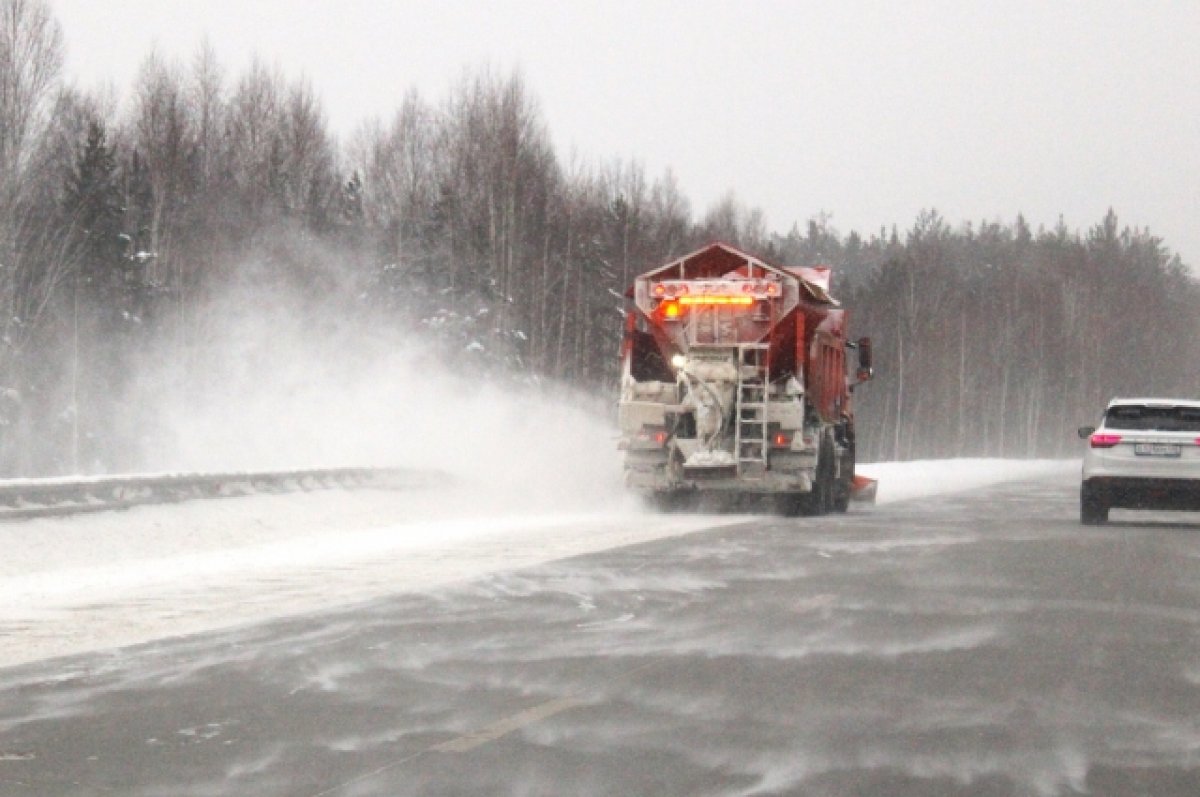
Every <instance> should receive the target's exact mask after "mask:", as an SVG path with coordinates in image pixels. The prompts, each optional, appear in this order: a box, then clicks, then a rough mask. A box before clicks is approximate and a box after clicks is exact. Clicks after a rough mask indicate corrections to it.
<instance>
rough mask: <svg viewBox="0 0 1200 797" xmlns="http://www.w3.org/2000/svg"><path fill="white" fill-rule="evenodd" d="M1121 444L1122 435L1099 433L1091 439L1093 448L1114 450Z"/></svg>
mask: <svg viewBox="0 0 1200 797" xmlns="http://www.w3.org/2000/svg"><path fill="white" fill-rule="evenodd" d="M1119 442H1121V435H1119V434H1101V433H1100V432H1097V433H1095V434H1093V435H1092V437H1091V444H1092V448H1112V447H1113V446H1115V445H1116V444H1117V443H1119Z"/></svg>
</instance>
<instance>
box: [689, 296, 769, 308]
mask: <svg viewBox="0 0 1200 797" xmlns="http://www.w3.org/2000/svg"><path fill="white" fill-rule="evenodd" d="M678 302H679V303H680V304H683V305H691V304H736V305H742V306H749V305H752V304H754V297H753V296H713V295H700V296H680V297H679V299H678Z"/></svg>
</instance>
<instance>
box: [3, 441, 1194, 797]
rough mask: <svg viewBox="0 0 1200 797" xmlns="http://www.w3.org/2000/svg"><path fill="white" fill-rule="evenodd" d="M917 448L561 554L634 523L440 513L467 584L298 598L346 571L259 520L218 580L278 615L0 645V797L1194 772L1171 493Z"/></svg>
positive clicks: (715, 790)
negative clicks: (857, 495) (832, 497)
mask: <svg viewBox="0 0 1200 797" xmlns="http://www.w3.org/2000/svg"><path fill="white" fill-rule="evenodd" d="M937 467H938V466H934V465H925V466H921V469H922V472H923V474H924V476H925V477H926V478H924V479H922V480H914V481H913V483H912V484H908V485H905V483H904V479H903V478H902V475H903V473H902V470H901V471H897V470H894V471H893V473H892V474H891V477H892V488H891V493H892V494H891V495H888V494H887V493H886V492H885V493H881V496H880V498H881V503H880V505H879V506H877V507H875V508H874V509H870V510H858V509H856V510H855V511H852V512H851V513H850V514H849V515H844V516H831V517H826V518H820V519H815V518H805V519H784V518H755V519H745V518H739V517H733V516H724V517H700V516H697V517H690V518H689V517H686V516H685V517H683V518H680V519H678V522H680V523H683V524H685V525H686V524H687V523H692V522H695V523H696V524H698V525H697V526H696V527H691V528H689V527H685V526H676V527H673V528H666V527H664V528H660V530H659V532H656V533H657V534H658V539H649V540H647V541H644V542H642V543H640V544H636V545H625V546H624V547H611V546H607V545H601V544H598V543H597V547H595V548H593V549H592V552H590V553H585V554H584V555H580V556H575V557H573V558H568V559H563V558H561V557H562V555H563V552H564V551H565V550H566V549H567V548H569V547H571V545H573V544H578V540H579V538H590V535H595V534H599V535H604V534H609V533H611V534H614V535H619V534H621V533H624V534H637V533H643V532H630V531H628V530H626V531H624V532H621V531H619V530H617V529H616V528H610V527H617V526H620V525H621V524H620V523H617V522H615V518H616V516H617V515H620V514H621V513H619V512H617V513H605V515H595V514H592V515H586V516H584V517H583V518H579V517H576V518H575V519H574V520H568V519H567V518H565V517H562V516H560V517H559V519H558V520H556V521H551V520H549V519H547V520H546V522H545V525H544V527H542V528H540V529H538V528H534V527H533V526H531V525H530V524H528V523H527V522H525V523H522V524H518V525H517V526H512V527H506V526H504V525H503V524H502V523H500V522H499V521H496V523H497V524H498V525H496V526H494V527H491V528H490V530H489V529H488V528H486V527H484V528H480V527H478V526H476V525H470V524H468V525H463V526H455V525H454V524H453V523H451V524H450V526H449V528H458V529H459V538H458V543H459V544H463V543H465V542H466V541H467V540H468V539H471V540H473V542H472V544H471V545H468V546H467V547H473V546H474V545H475V544H477V543H479V542H481V541H488V542H487V544H488V545H490V546H493V553H492V554H491V555H488V556H484V557H481V559H480V562H479V563H477V564H476V565H475V566H472V567H471V568H468V570H470V571H473V572H474V573H475V575H474V576H473V577H471V576H470V574H469V573H468V572H467V571H462V572H460V573H459V574H458V575H457V576H456V575H454V574H453V573H451V574H449V576H448V580H446V581H440V582H435V581H430V582H426V583H429V584H434V583H441V586H426V587H423V588H413V589H408V590H406V589H403V588H400V589H397V588H395V587H394V585H393V587H392V588H391V592H392V593H393V594H390V595H388V596H381V597H380V598H379V599H376V600H370V601H365V602H360V603H358V604H357V605H352V606H350V605H347V606H342V607H333V608H331V609H330V610H329V611H323V612H311V611H310V612H307V613H302V614H295V613H293V611H292V610H294V609H296V608H298V606H299V604H298V603H297V604H289V600H290V597H289V596H290V595H292V594H293V593H295V592H297V591H299V592H305V591H309V590H312V587H311V583H312V579H313V578H314V574H315V573H323V574H327V573H336V572H338V571H339V570H341V569H349V570H358V569H359V567H358V565H354V564H352V563H351V561H350V560H342V561H341V562H340V563H338V564H335V563H327V565H326V566H325V567H324V568H322V567H314V566H313V565H312V562H311V561H310V562H308V563H307V564H304V565H303V566H299V567H297V566H295V562H294V561H293V562H289V563H286V565H287V566H281V565H280V564H279V561H278V560H277V559H274V558H272V557H268V556H265V555H261V551H262V550H271V549H272V545H274V544H276V543H278V542H279V540H278V539H275V540H273V541H272V540H269V539H267V538H269V537H271V535H272V534H274V533H275V532H264V535H263V539H260V540H259V541H258V542H257V543H256V545H255V546H253V547H254V548H255V549H256V550H258V551H259V554H256V555H255V556H251V557H249V558H250V560H252V561H251V562H249V563H246V562H243V566H242V570H241V571H240V572H242V573H256V574H257V577H256V582H257V584H258V587H257V589H256V594H258V595H260V596H261V598H262V600H263V601H264V602H268V601H267V598H268V596H271V595H274V596H275V598H274V599H272V601H273V602H275V603H276V604H277V605H276V610H277V611H283V613H284V614H289V615H291V616H290V617H289V618H288V619H284V620H279V621H275V622H270V623H257V624H247V623H244V622H243V623H242V624H240V625H239V627H237V628H229V629H226V630H222V631H218V632H214V633H210V634H203V635H198V636H191V637H183V638H176V639H166V638H161V639H159V640H158V641H156V642H154V643H152V644H148V645H143V646H140V647H135V648H125V649H122V650H109V651H106V652H97V653H92V654H88V655H81V656H76V657H72V658H65V659H57V660H46V661H40V662H33V663H29V664H26V665H23V666H16V667H8V668H6V669H0V794H5V795H8V794H10V793H11V794H14V795H39V796H41V795H54V796H55V797H58V796H59V795H62V796H63V797H76V795H91V794H97V793H106V792H111V793H119V794H123V795H130V796H131V797H142V796H143V795H144V796H145V797H150V795H154V796H155V797H166V796H167V795H181V796H182V795H189V796H190V795H207V794H213V795H217V794H222V795H223V794H245V795H288V796H289V797H290V796H292V795H300V796H301V797H318V795H320V796H321V797H327V796H328V795H337V796H338V797H350V795H380V796H381V797H382V795H389V796H391V795H443V794H561V793H570V794H597V795H599V794H656V795H681V796H682V795H689V797H690V796H691V795H763V794H795V795H806V796H807V795H815V796H816V797H825V796H829V797H833V796H835V795H836V796H838V797H840V795H862V796H863V797H868V796H869V797H876V796H877V797H918V795H919V796H920V797H943V796H945V797H950V796H951V795H953V796H954V797H967V795H997V797H999V796H1001V795H1003V796H1006V797H1007V796H1012V797H1024V795H1039V796H1040V795H1047V796H1049V795H1054V796H1055V797H1079V795H1084V794H1087V795H1100V796H1102V797H1104V796H1108V795H1111V796H1112V797H1117V795H1120V796H1121V797H1126V796H1127V795H1132V794H1150V795H1156V797H1194V795H1195V794H1197V793H1200V720H1197V717H1200V668H1198V665H1197V661H1200V575H1198V573H1200V571H1198V570H1197V567H1196V563H1197V562H1200V533H1198V532H1200V524H1198V523H1197V516H1196V515H1195V514H1177V515H1172V514H1163V515H1145V516H1141V515H1137V514H1133V513H1121V514H1116V513H1115V515H1114V522H1113V523H1112V524H1110V525H1109V526H1107V527H1103V528H1100V529H1092V528H1084V527H1081V526H1080V525H1079V523H1078V517H1077V489H1078V473H1077V466H1075V465H1063V464H1046V465H1044V466H1041V470H1042V473H1041V475H1040V476H1039V477H1038V478H1037V479H1035V480H1027V481H1019V482H1005V483H1000V484H994V483H995V482H997V481H1000V480H1002V477H1003V476H1004V475H1005V474H1004V473H1002V472H1000V471H994V472H992V473H991V474H990V475H989V474H985V473H983V472H982V471H983V470H984V468H983V466H982V465H981V466H979V467H978V468H973V467H968V466H966V465H964V464H962V463H959V464H956V465H954V466H952V467H951V468H950V470H947V471H945V472H943V473H938V472H937ZM1001 470H1003V469H1001ZM967 471H972V473H973V475H972V476H971V478H968V474H967ZM951 473H953V474H954V475H953V476H952V475H951ZM1007 475H1008V476H1009V477H1011V476H1012V475H1013V474H1012V472H1011V469H1010V470H1009V471H1008V472H1007ZM989 482H990V483H993V484H992V486H986V485H987V483H989ZM922 483H924V484H925V485H935V486H936V490H934V489H929V488H927V487H926V488H923V487H922V486H921V484H922ZM970 484H974V485H975V487H974V488H973V489H971V490H969V491H966V492H956V491H955V488H956V486H957V487H963V486H967V485H970ZM922 490H925V494H924V495H921V492H922ZM903 498H913V499H915V500H902V499H903ZM381 500H382V499H381ZM429 511H430V512H433V509H429ZM363 512H364V514H363V515H362V517H363V518H365V517H367V516H369V515H370V514H371V513H370V512H367V511H366V510H363ZM602 517H607V519H605V520H601V518H602ZM588 518H591V519H590V520H589V519H588ZM633 519H636V516H633ZM660 520H662V521H663V522H664V523H667V524H670V523H672V522H676V519H674V518H666V519H660ZM443 522H447V523H448V522H449V521H444V520H439V521H436V522H435V521H421V522H419V523H418V522H416V521H413V525H414V528H416V527H424V526H425V524H426V523H432V524H433V525H434V526H435V527H439V528H441V527H440V526H438V524H441V523H443ZM572 524H575V525H572ZM589 524H591V525H589ZM393 525H394V524H393ZM402 525H403V524H402ZM635 525H636V524H635ZM572 528H573V529H574V531H573V532H572V531H571V529H572ZM471 529H474V531H472V530H471ZM606 529H608V530H607V531H606ZM520 534H528V535H530V536H528V537H526V538H524V539H523V541H522V542H521V543H520V544H515V547H513V546H509V545H506V542H505V541H507V540H513V539H516V538H517V537H519V536H520ZM543 534H544V536H543V537H541V539H539V535H543ZM285 536H286V535H285ZM437 536H439V537H442V536H445V535H444V534H443V533H441V532H439V533H438V535H437ZM554 539H558V540H560V542H561V547H560V548H558V549H557V550H556V551H554V552H549V553H548V554H546V555H545V560H544V563H543V564H540V565H534V566H527V567H523V568H521V569H512V568H511V567H509V566H508V565H507V564H505V563H506V562H512V561H516V560H515V559H513V558H511V557H513V556H514V554H515V552H516V551H517V550H519V549H523V548H528V547H536V546H538V545H541V544H545V543H547V542H549V541H551V540H554ZM614 539H615V537H614ZM569 540H576V542H574V543H570V544H568V542H567V541H569ZM427 542H428V541H427ZM443 542H444V541H443ZM618 544H619V543H618ZM601 547H603V548H604V550H600V548H601ZM362 550H363V551H364V552H366V553H367V555H365V556H364V557H359V560H358V561H360V563H361V562H368V561H374V560H375V559H377V558H387V556H383V555H381V554H380V552H379V549H377V548H372V547H371V546H370V545H366V544H364V545H363V547H362ZM160 553H162V552H160ZM396 553H397V555H396V556H394V558H395V559H397V560H402V559H406V558H409V557H410V556H411V555H412V553H413V552H412V551H411V550H410V551H407V552H405V551H402V550H400V549H397V552H396ZM530 555H531V556H532V555H533V553H532V552H530ZM203 556H204V555H203V554H202V553H200V552H198V551H191V552H189V553H187V554H181V555H180V556H179V557H177V559H178V561H177V562H176V564H177V565H178V567H177V568H176V570H177V571H178V572H181V573H184V576H182V577H181V580H180V583H191V584H193V585H194V584H196V583H200V582H201V581H203V579H202V578H201V577H200V576H197V575H196V573H198V572H199V573H203V571H204V568H196V567H192V568H191V569H190V570H189V569H188V568H184V567H183V566H182V565H183V563H185V562H192V563H193V565H194V564H195V563H194V562H193V560H196V559H197V558H199V559H200V561H205V560H204V559H203ZM158 558H160V559H163V558H165V559H167V560H170V558H171V557H169V556H167V557H163V556H160V557H158ZM432 558H434V559H442V558H445V557H443V555H442V554H436V555H433V556H432ZM449 558H451V559H453V558H454V557H449ZM418 561H419V557H417V558H416V559H413V562H412V565H413V566H412V567H411V568H409V569H408V570H411V571H412V572H413V573H420V572H422V571H424V570H426V569H427V566H426V565H424V564H418ZM75 565H76V566H78V565H79V563H78V562H76V563H75ZM394 567H396V566H394ZM85 569H86V568H85ZM432 569H434V570H436V569H437V568H436V567H434V568H432ZM408 570H405V569H403V568H401V569H397V570H394V571H393V574H399V573H401V572H405V573H407V572H408ZM227 572H234V571H232V570H231V571H227ZM211 575H212V574H211V573H208V574H207V576H211ZM207 576H205V577H207ZM429 577H430V578H434V576H432V575H429ZM464 578H467V579H468V580H463V579H464ZM451 581H453V582H455V583H450V582H451ZM281 585H282V586H281ZM306 585H307V586H306ZM126 588H128V585H127V584H126V585H122V589H126ZM381 588H382V587H381ZM105 589H106V588H103V587H99V586H93V587H91V588H89V589H86V590H83V593H86V594H89V595H91V597H98V596H100V595H102V594H105ZM139 589H141V590H142V594H143V595H145V594H161V595H166V594H168V593H169V590H163V589H162V588H161V585H160V586H159V587H152V586H149V585H147V584H143V585H142V586H141V587H139ZM135 592H136V590H135ZM118 594H120V590H117V589H115V588H114V589H113V590H112V595H118ZM361 597H362V596H361V595H360V596H359V598H360V599H361ZM334 599H335V600H340V599H341V598H340V596H335V598H334ZM29 600H32V598H29ZM46 600H47V602H46V603H45V604H44V605H43V606H42V608H46V607H47V606H49V605H51V603H52V602H53V601H51V600H50V599H49V598H47V599H46ZM54 600H61V596H60V597H59V598H55V599H54ZM164 600H165V599H164ZM119 603H120V602H118V604H119ZM230 603H231V602H230V601H226V602H225V603H224V604H223V605H224V606H226V608H228V606H229V605H230ZM164 605H165V603H164ZM126 608H128V607H126ZM164 622H166V621H165V620H164ZM167 626H169V623H167ZM167 626H164V628H165V627H167ZM164 628H160V629H159V632H160V633H159V636H160V637H162V636H165V635H164V634H163V633H162V631H163V630H164Z"/></svg>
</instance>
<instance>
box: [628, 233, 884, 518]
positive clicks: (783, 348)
mask: <svg viewBox="0 0 1200 797" xmlns="http://www.w3.org/2000/svg"><path fill="white" fill-rule="evenodd" d="M829 274H830V271H829V269H828V268H783V267H779V266H774V265H771V264H768V263H765V262H763V261H762V260H759V259H758V258H755V257H753V256H751V255H748V254H746V253H745V252H742V251H739V250H737V249H735V248H733V247H732V246H728V245H726V244H722V243H714V244H711V245H709V246H707V247H704V248H703V249H700V250H698V251H695V252H692V253H691V254H689V255H686V256H684V257H682V258H679V259H678V260H674V261H672V262H670V263H667V264H666V265H664V266H661V267H659V268H656V269H654V270H653V271H649V272H647V273H645V274H643V275H641V276H640V277H638V278H637V279H636V280H634V283H633V286H632V287H631V288H630V290H629V292H628V293H627V294H626V295H627V297H628V298H629V299H630V300H631V303H630V305H629V306H628V308H627V310H626V314H625V336H624V341H623V344H622V347H621V360H622V370H621V399H620V408H619V422H620V429H621V443H620V448H621V449H623V450H624V452H625V482H626V484H627V486H628V487H629V488H630V489H632V490H634V491H637V492H639V493H641V494H642V495H643V496H645V497H646V498H647V499H649V500H650V501H651V502H653V503H655V504H657V505H659V506H660V507H663V508H668V507H673V506H677V505H682V504H685V503H686V502H687V501H688V499H690V498H695V497H699V496H703V495H727V496H730V497H735V496H736V497H739V498H740V497H750V496H762V497H768V498H770V499H771V500H773V501H775V502H776V503H777V507H778V509H779V510H781V511H783V512H784V513H786V514H824V513H826V512H829V511H838V512H844V511H845V510H846V509H847V507H848V505H849V502H850V500H851V498H855V499H862V500H873V499H874V493H875V483H874V482H873V481H871V480H870V479H866V478H864V477H861V476H859V477H856V476H855V474H854V465H855V455H854V412H853V410H852V408H851V401H850V400H851V394H852V391H853V390H854V386H855V385H856V384H858V383H860V382H865V381H866V380H868V379H870V378H871V374H872V371H871V341H870V340H869V339H867V338H860V339H859V340H858V341H855V342H851V341H849V340H847V338H846V311H845V310H843V309H842V308H841V305H840V304H839V303H838V302H837V300H835V299H834V298H833V297H832V296H830V295H829ZM847 350H857V355H858V356H857V368H856V373H855V376H854V378H853V380H851V379H850V378H849V377H848V376H847V373H846V359H847Z"/></svg>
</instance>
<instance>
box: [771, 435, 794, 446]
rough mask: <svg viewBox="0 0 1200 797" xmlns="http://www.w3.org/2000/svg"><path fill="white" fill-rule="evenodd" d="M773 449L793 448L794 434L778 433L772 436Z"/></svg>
mask: <svg viewBox="0 0 1200 797" xmlns="http://www.w3.org/2000/svg"><path fill="white" fill-rule="evenodd" d="M771 447H772V448H791V447H792V433H791V432H776V433H775V434H773V435H772V436H771Z"/></svg>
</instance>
